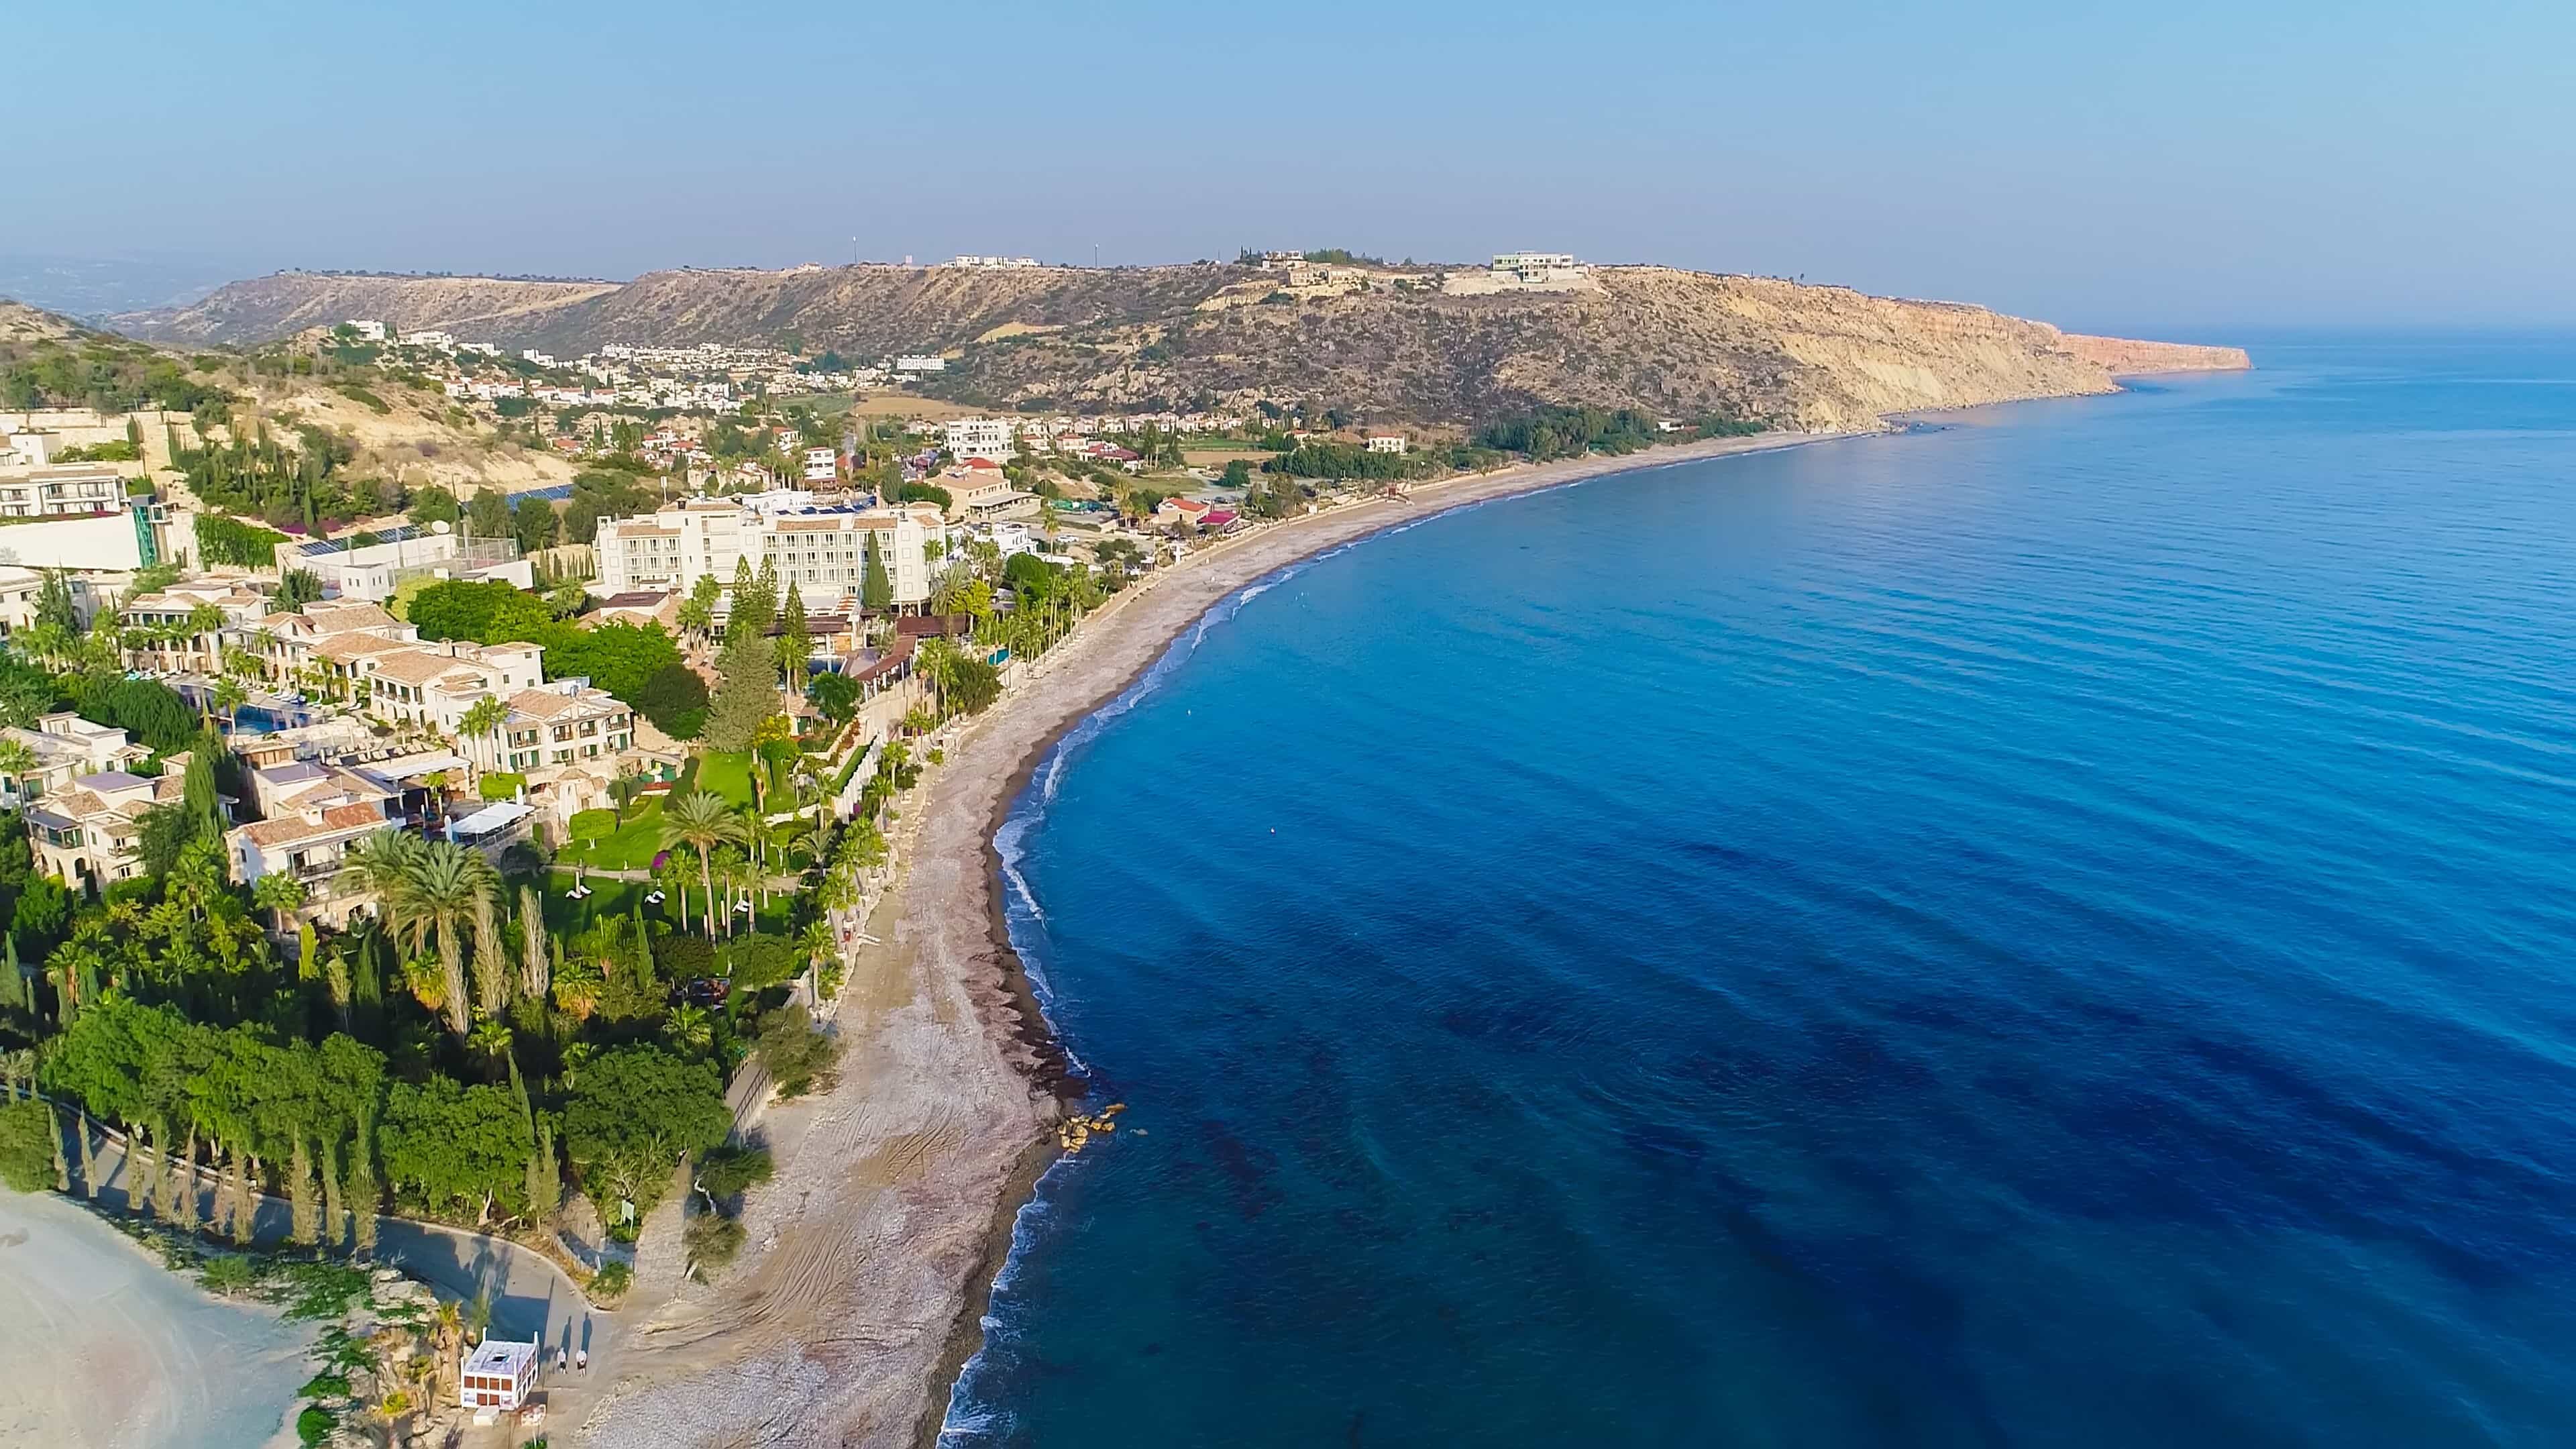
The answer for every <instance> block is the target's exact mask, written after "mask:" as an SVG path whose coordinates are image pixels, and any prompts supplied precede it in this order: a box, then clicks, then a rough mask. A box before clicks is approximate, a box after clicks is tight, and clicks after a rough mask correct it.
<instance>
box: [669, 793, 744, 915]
mask: <svg viewBox="0 0 2576 1449" xmlns="http://www.w3.org/2000/svg"><path fill="white" fill-rule="evenodd" d="M742 838H743V831H742V817H740V816H738V815H736V814H734V812H733V807H732V806H730V805H728V804H726V803H725V798H724V797H723V796H722V795H718V794H714V793H712V792H710V791H706V790H696V791H692V792H690V793H689V794H686V795H680V796H675V797H673V799H672V800H671V802H670V803H669V804H668V805H665V806H663V807H662V843H663V844H664V845H685V846H687V847H689V848H690V849H691V850H694V851H696V852H697V853H698V883H699V885H700V886H701V887H702V888H703V889H704V890H705V892H706V898H707V939H708V940H710V941H712V940H714V939H715V935H716V921H715V899H716V882H715V869H714V867H713V866H712V865H711V864H710V863H709V857H710V856H711V855H712V854H713V853H714V851H715V848H716V847H717V846H719V845H723V844H725V843H726V842H728V841H736V840H740V839H742ZM683 909H685V905H684V906H683Z"/></svg>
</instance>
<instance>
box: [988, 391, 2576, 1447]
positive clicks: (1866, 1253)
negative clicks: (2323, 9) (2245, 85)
mask: <svg viewBox="0 0 2576 1449" xmlns="http://www.w3.org/2000/svg"><path fill="white" fill-rule="evenodd" d="M2256 355H2257V359H2258V361H2259V362H2260V363H2261V364H2262V369H2261V370H2260V371H2258V372H2256V373H2254V374H2251V375H2249V376H2243V377H2225V378H2196V379H2183V380H2176V381H2171V382H2157V383H2153V384H2151V385H2147V386H2143V387H2140V388H2139V389H2137V390H2136V391H2134V392H2132V393H2130V394H2128V395H2125V396H2121V397H2117V398H2108V399H2099V400H2090V401H2075V402H2064V403H2047V404H2035V405H2027V406H2019V407H2012V408H2004V409H1995V410H1992V411H1989V412H1984V413H1979V414H1973V415H1968V416H1963V417H1957V418H1949V419H1944V420H1942V422H1941V425H1940V426H1939V428H1938V429H1937V430H1927V431H1918V432H1915V433H1912V434H1909V435H1905V436H1896V437H1888V438H1881V439H1870V440H1862V441H1853V442H1845V443H1835V444H1827V445H1823V446H1816V447H1808V448H1802V449H1797V450H1793V451H1790V452H1786V453H1779V454H1773V455H1769V456H1762V457H1753V458H1742V459H1732V460H1724V461H1719V462H1713V463H1704V464H1696V465H1685V466H1677V467H1666V468H1663V469H1659V470H1655V471H1646V472H1638V473H1632V474H1628V475H1624V476H1618V477H1613V478H1608V479H1603V480H1600V481H1597V482H1593V483H1590V484H1587V485H1584V486H1580V487H1574V488H1568V489H1563V490H1559V491H1556V492H1552V493H1547V494H1543V495H1539V496H1535V497H1529V498H1523V499H1519V500H1514V501H1509V502H1503V503H1496V504H1492V505H1488V506H1485V507H1481V508H1475V509H1471V510H1466V511H1461V512H1457V513H1454V514H1451V515H1448V516H1445V517H1440V518H1437V519H1435V520H1432V521H1429V522H1425V523H1422V524H1419V525H1417V526H1414V527H1411V528H1409V529H1406V530H1404V531H1401V532H1398V533H1394V534H1392V535H1388V536H1382V537H1379V538H1376V539H1373V540H1370V541H1367V542H1364V543H1362V544H1359V545H1357V546H1355V547H1352V548H1349V549H1346V550H1344V551H1342V552H1340V553H1338V554H1335V555H1332V556H1329V557H1326V558H1322V559H1319V560H1315V561H1312V562H1310V563H1309V564H1307V565H1306V566H1304V567H1302V568H1299V569H1297V570H1294V571H1292V572H1290V573H1288V574H1286V575H1284V576H1281V577H1279V578H1277V579H1275V580H1272V581H1270V582H1269V583H1268V586H1267V587H1264V588H1257V589H1256V590H1253V591H1248V597H1245V598H1243V599H1241V600H1240V601H1239V602H1238V604H1237V605H1233V606H1229V608H1228V609H1221V610H1220V611H1219V615H1220V617H1217V618H1214V619H1212V620H1211V621H1210V622H1208V623H1207V624H1206V625H1205V626H1204V627H1203V628H1202V629H1201V630H1200V631H1199V632H1198V634H1197V636H1196V637H1195V639H1194V640H1191V641H1185V642H1184V644H1183V645H1182V646H1181V647H1179V648H1178V649H1176V651H1175V653H1174V655H1173V656H1172V658H1170V659H1168V660H1167V661H1166V662H1165V665H1164V666H1163V668H1162V669H1161V670H1160V671H1159V672H1158V674H1157V675H1156V676H1155V678H1154V679H1153V681H1152V682H1151V683H1150V685H1149V686H1147V687H1146V688H1144V689H1142V690H1140V691H1139V692H1137V694H1136V695H1135V696H1133V698H1132V699H1131V700H1130V701H1128V702H1127V704H1126V706H1125V707H1124V708H1123V709H1122V710H1118V711H1113V713H1112V715H1111V716H1110V717H1105V718H1103V719H1102V720H1100V721H1097V722H1095V724H1094V725H1093V726H1092V727H1090V728H1086V729H1085V730H1084V731H1082V732H1080V733H1079V734H1077V735H1076V736H1075V737H1073V738H1072V739H1071V740H1070V741H1069V742H1068V744H1067V745H1066V746H1065V747H1064V749H1063V750H1062V751H1061V752H1060V754H1059V757H1058V758H1057V759H1056V760H1055V761H1053V762H1052V763H1051V764H1050V766H1049V767H1048V768H1047V769H1045V770H1043V771H1041V773H1040V776H1039V780H1038V783H1037V784H1036V785H1035V786H1034V787H1033V788H1032V790H1031V792H1030V795H1029V797H1028V798H1027V799H1025V800H1023V801H1022V803H1021V805H1020V807H1019V809H1018V811H1017V812H1016V814H1015V815H1014V817H1013V819H1012V821H1011V823H1010V824H1009V826H1008V827H1007V828H1006V829H1005V832H1004V836H1005V843H1006V846H1007V848H1008V853H1009V854H1010V855H1011V856H1012V857H1013V858H1014V860H1015V863H1016V870H1017V874H1018V875H1019V876H1020V877H1021V878H1023V879H1024V881H1025V887H1026V890H1027V892H1028V896H1027V897H1026V898H1025V899H1024V900H1023V902H1022V903H1021V905H1022V908H1021V909H1020V910H1019V911H1018V912H1017V916H1016V926H1017V929H1018V933H1019V936H1020V939H1021V943H1022V945H1023V948H1024V950H1025V952H1026V953H1027V955H1028V957H1029V959H1030V961H1031V962H1032V965H1033V968H1034V970H1036V971H1037V972H1038V973H1040V975H1041V976H1042V980H1043V985H1044V988H1045V990H1046V992H1047V995H1048V1002H1049V1007H1050V1012H1051V1015H1052V1017H1053V1019H1054V1020H1055V1022H1056V1024H1057V1026H1058V1027H1059V1028H1060V1029H1061V1031H1062V1033H1063V1035H1064V1037H1065V1039H1066V1040H1067V1042H1068V1043H1069V1045H1070V1046H1071V1048H1072V1050H1073V1051H1074V1053H1075V1054H1076V1055H1077V1056H1078V1057H1079V1059H1080V1060H1081V1061H1082V1063H1083V1064H1085V1065H1086V1066H1087V1067H1088V1068H1089V1069H1091V1071H1092V1072H1094V1073H1095V1074H1096V1080H1097V1081H1098V1083H1099V1084H1100V1085H1101V1087H1102V1088H1103V1091H1104V1096H1103V1098H1102V1100H1104V1101H1105V1100H1109V1099H1112V1098H1114V1099H1118V1100H1123V1101H1125V1102H1127V1103H1128V1104H1129V1108H1130V1110H1129V1112H1128V1113H1127V1115H1126V1116H1125V1117H1124V1118H1122V1119H1121V1120H1122V1122H1123V1124H1124V1125H1125V1126H1126V1127H1127V1128H1129V1129H1131V1130H1129V1131H1123V1132H1121V1133H1120V1134H1119V1135H1118V1136H1117V1138H1116V1139H1115V1140H1113V1141H1109V1142H1106V1143H1104V1144H1102V1145H1100V1146H1098V1147H1096V1148H1095V1149H1094V1150H1093V1151H1091V1152H1088V1153H1085V1154H1084V1155H1083V1156H1081V1157H1080V1158H1078V1159H1075V1160H1073V1161H1070V1162H1068V1163H1064V1164H1061V1165H1059V1166H1058V1168H1056V1169H1055V1170H1054V1171H1053V1172H1051V1173H1050V1174H1049V1175H1048V1177H1047V1178H1046V1180H1045V1182H1044V1183H1043V1185H1042V1188H1041V1192H1040V1196H1039V1199H1038V1201H1037V1203H1036V1204H1035V1205H1034V1206H1033V1207H1032V1208H1031V1210H1030V1211H1029V1212H1028V1213H1027V1214H1026V1215H1024V1217H1023V1219H1022V1222H1021V1226H1020V1233H1019V1244H1018V1250H1017V1251H1016V1253H1015V1254H1014V1257H1013V1261H1012V1264H1011V1266H1010V1267H1009V1269H1008V1270H1007V1271H1006V1273H1005V1275H1004V1279H1003V1282H1002V1284H1001V1287H1000V1289H999V1291H998V1293H997V1295H996V1297H995V1300H994V1304H993V1309H992V1318H991V1323H990V1330H991V1331H990V1340H989V1343H988V1346H987V1348H986V1350H985V1352H984V1353H983V1355H982V1356H981V1357H980V1358H979V1359H978V1360H977V1361H976V1362H975V1363H974V1364H972V1365H971V1366H970V1368H969V1370H968V1372H967V1374H966V1376H965V1377H964V1379H963V1380H962V1382H961V1384H960V1386H959V1388H958V1391H957V1396H956V1402H955V1404H954V1406H953V1407H952V1409H951V1414H950V1430H951V1433H950V1441H951V1443H953V1444H959V1445H964V1444H1011V1445H1019V1444H1030V1445H1039V1446H1045V1449H1068V1446H1072V1449H1081V1446H1104V1449H1105V1446H1121V1449H1124V1446H1137V1445H1155V1446H1159V1445H1250V1446H1272V1445H1277V1446H1292V1445H1294V1446H1316V1445H1323V1446H1346V1445H1358V1446H1369V1445H1422V1444H1473V1445H1559V1444H1571V1445H1725V1446H1784V1449H1785V1446H1815V1449H1857V1446H1880V1445H1925V1446H1953V1445H1959V1446H1966V1445H1977V1446H1998V1445H2028V1446H2043V1445H2044V1446H2082V1449H2127V1446H2150V1445H2152V1446H2184V1449H2233V1446H2281V1445H2316V1446H2338V1449H2355V1446H2391V1449H2426V1446H2449V1445H2514V1446H2544V1445H2546V1446H2559V1445H2568V1444H2576V343H2571V342H2568V341H2565V340H2558V341H2481V342H2458V343H2447V344H2442V343H2432V342H2420V341H2419V342H2386V343H2358V342H2341V343H2307V344H2284V345H2280V346H2274V347H2265V348H2258V349H2257V353H2256ZM1030 901H1033V902H1034V905H1035V910H1030V909H1028V908H1027V905H1028V902H1030ZM1132 1129H1143V1130H1142V1131H1135V1130H1132Z"/></svg>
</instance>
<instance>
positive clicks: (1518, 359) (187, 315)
mask: <svg viewBox="0 0 2576 1449" xmlns="http://www.w3.org/2000/svg"><path fill="white" fill-rule="evenodd" d="M1272 275H1273V274H1266V273H1258V272H1253V271H1250V270H1248V269H1246V268H1242V267H1234V266H1225V265H1218V264H1213V263H1198V264H1193V265H1189V266H1174V267H1130V268H1111V269H1090V268H1040V269H1030V270H1025V271H969V270H963V269H956V268H946V267H888V266H858V267H800V268H796V269H793V270H790V271H783V272H760V271H688V272H657V273H653V274H651V275H649V276H646V277H642V278H639V279H637V280H636V281H633V282H630V283H625V284H622V285H619V284H609V283H550V282H504V281H497V280H492V279H485V278H377V277H332V276H320V275H314V274H291V275H283V276H277V277H268V278H262V279H260V280H259V281H256V282H245V283H237V284H235V285H234V286H231V287H227V288H224V289H223V290H222V291H219V292H217V293H215V294H214V295H213V296H211V297H208V298H207V299H205V300H204V301H202V302H199V303H197V304H196V305H195V306H193V307H191V308H188V309H185V310H184V311H183V312H180V313H177V314H171V315H168V316H160V317H156V318H154V319H151V320H149V321H148V322H139V323H136V324H135V325H136V326H137V327H138V328H139V330H141V331H142V332H143V333H144V335H150V336H163V337H171V338H177V339H187V340H196V341H258V340H265V339H267V338H270V337H276V336H283V335H286V334H288V333H291V332H293V331H295V330H297V329H298V328H301V327H306V326H316V325H327V324H329V323H332V322H337V321H340V320H342V319H343V318H347V317H381V318H384V319H386V320H388V321H391V322H394V323H395V324H396V325H397V326H399V327H403V328H409V329H418V328H422V327H431V326H436V327H444V328H446V329H447V330H450V331H454V332H457V333H459V334H460V335H463V336H468V337H470V338H475V339H487V340H491V341H496V342H501V343H504V344H506V345H509V346H513V347H518V346H530V345H533V346H542V347H546V348H548V349H549V350H552V351H554V352H557V353H559V354H564V355H571V354H574V353H579V352H585V351H589V350H591V349H593V348H596V347H598V346H600V345H602V344H605V343H610V342H628V343H642V344H651V345H661V346H685V345H690V344H694V343H698V342H727V343H754V342H767V343H782V342H788V341H793V342H795V343H798V344H801V345H802V346H803V347H804V348H805V349H807V350H808V351H809V352H819V351H821V350H822V349H824V348H827V347H828V348H834V349H837V350H839V351H841V352H842V353H844V354H845V355H848V356H852V357H880V356H884V355H886V354H888V353H892V352H913V351H930V350H945V351H948V352H951V353H952V354H954V360H953V361H952V362H951V364H950V368H949V370H948V372H947V373H946V374H944V375H942V376H939V377H936V378H934V379H932V380H929V381H927V382H925V383H924V384H923V386H924V387H926V388H928V389H930V390H932V391H934V392H936V393H938V394H939V395H941V396H944V397H947V398H950V399H952V400H955V401H959V402H964V403H968V404H972V405H975V406H981V407H994V408H1011V407H1027V408H1048V409H1064V410H1079V411H1091V410H1117V409H1132V408H1163V407H1191V406H1216V405H1222V406H1229V407H1247V408H1248V407H1249V406H1250V405H1251V404H1252V403H1254V402H1256V401H1264V400H1266V401H1271V402H1277V403H1282V404H1287V403H1297V404H1303V405H1305V406H1306V407H1307V408H1309V409H1310V410H1317V411H1320V410H1322V409H1325V408H1334V409H1339V410H1340V411H1342V412H1343V413H1344V414H1346V415H1349V416H1351V417H1354V418H1359V419H1366V420H1372V421H1381V422H1412V423H1417V424H1465V423H1473V422H1476V421H1480V420H1483V419H1486V418H1490V417H1492V416H1494V415H1495V414H1497V413H1500V412H1504V411H1507V410H1510V409H1513V408H1517V407H1525V406H1528V405H1530V404H1533V403H1586V404H1595V405H1600V406H1607V407H1635V408H1643V409H1647V410H1651V411H1654V412H1657V413H1660V414H1664V415H1668V416H1676V417H1684V418H1694V417H1701V416H1707V415H1720V416H1727V417H1737V418H1754V419H1760V420H1762V421H1765V422H1769V423H1772V424H1774V425H1776V426H1781V427H1790V428H1800V429H1841V428H1859V427H1868V426H1871V425H1873V424H1874V423H1876V422H1877V421H1879V420H1880V419H1882V418H1884V417H1886V416H1887V415H1889V414H1891V413H1903V412H1916V411H1924V410H1929V409H1936V408H1953V407H1968V406H1974V405H1977V404H1982V403H1992V402H2002V401H2007V400H2011V399H2016V398H2033V397H2066V396H2075V395H2080V394H2085V393H2099V392H2108V391H2111V390H2113V388H2114V387H2115V386H2116V384H2115V383H2114V382H2113V381H2112V378H2113V376H2114V374H2116V373H2122V372H2144V371H2166V370H2173V369H2178V368H2219V367H2243V366H2245V365H2246V359H2245V355H2244V353H2242V352H2241V351H2238V350H2236V349H2234V348H2217V347H2190V346H2180V345H2175V344H2167V343H2149V342H2129V341H2125V340H2122V339H2117V338H2100V337H2086V336H2080V335H2070V334H2066V333H2062V332H2060V331H2058V330H2057V329H2056V328H2054V327H2051V326H2049V325H2048V324H2046V323H2044V322H2031V321H2025V320H2022V319H2020V318H2016V317H2007V316H2004V315H2002V314H2000V313H1997V312H1993V311H1989V310H1987V309H1985V308H1982V307H1971V306H1964V305H1960V304H1956V303H1946V302H1914V301H1903V300H1898V299H1894V298H1887V297H1872V296H1867V295H1864V294H1862V293H1859V292H1854V291H1851V290H1849V289H1847V288H1841V287H1809V286H1800V285H1797V284H1794V283H1790V282H1784V281H1775V280H1771V279H1767V278H1760V277H1733V276H1719V275H1713V274H1709V273H1704V272H1685V271H1678V270H1674V269H1671V268H1665V267H1604V268H1601V269H1599V270H1598V271H1597V272H1596V273H1595V274H1594V278H1593V281H1594V283H1595V285H1591V286H1587V287H1583V288H1579V289H1574V290H1566V291H1548V292H1536V291H1532V292H1514V291H1501V292H1488V293H1485V294H1482V295H1454V294H1451V293H1447V292H1443V291H1442V290H1441V289H1440V288H1438V287H1437V286H1422V285H1399V284H1398V283H1396V282H1395V281H1394V280H1393V279H1385V278H1382V279H1380V280H1379V281H1378V282H1375V283H1372V284H1371V285H1370V286H1368V287H1366V288H1365V289H1359V290H1348V291H1343V292H1339V293H1337V294H1334V295H1321V296H1317V295H1301V296H1295V297H1292V296H1290V295H1289V294H1288V293H1286V292H1284V291H1274V290H1273V288H1272V285H1271V281H1270V278H1271V276H1272Z"/></svg>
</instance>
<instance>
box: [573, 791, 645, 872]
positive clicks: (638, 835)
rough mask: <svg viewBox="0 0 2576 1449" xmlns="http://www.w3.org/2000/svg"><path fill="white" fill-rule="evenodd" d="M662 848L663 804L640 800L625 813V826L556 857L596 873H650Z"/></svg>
mask: <svg viewBox="0 0 2576 1449" xmlns="http://www.w3.org/2000/svg"><path fill="white" fill-rule="evenodd" d="M575 818H576V819H578V818H579V817H575ZM661 848H662V802H661V801H660V800H658V799H655V800H639V801H637V802H635V807H634V808H633V809H631V810H629V811H627V812H626V823H625V824H624V825H621V826H619V827H618V828H617V829H616V830H615V831H614V832H612V833H611V834H609V835H607V836H604V837H602V838H600V839H598V840H589V841H574V842H572V843H570V844H567V845H566V846H565V847H564V848H563V849H562V850H561V851H560V852H558V853H557V855H556V857H555V858H556V859H557V860H558V861H561V862H562V863H564V864H566V865H587V866H589V867H590V868H591V869H593V870H649V869H651V868H652V865H653V856H654V855H655V853H656V852H658V851H660V850H661Z"/></svg>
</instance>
